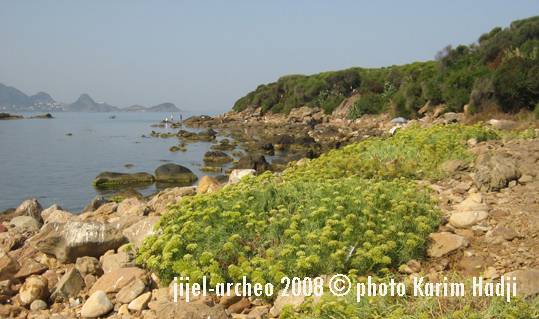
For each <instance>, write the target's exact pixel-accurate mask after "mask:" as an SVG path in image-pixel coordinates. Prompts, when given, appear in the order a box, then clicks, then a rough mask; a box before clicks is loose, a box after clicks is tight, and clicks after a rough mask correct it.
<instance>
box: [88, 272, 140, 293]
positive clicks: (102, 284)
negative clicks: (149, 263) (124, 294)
mask: <svg viewBox="0 0 539 319" xmlns="http://www.w3.org/2000/svg"><path fill="white" fill-rule="evenodd" d="M135 279H140V280H142V281H143V282H147V280H148V278H147V275H146V272H145V271H144V270H142V269H140V268H137V267H128V268H119V269H116V270H113V271H111V272H109V273H106V274H104V275H103V276H101V277H100V278H99V279H98V280H97V281H96V282H95V284H94V285H93V286H92V288H91V289H90V293H93V292H95V291H98V290H103V291H104V292H106V293H111V292H118V291H120V289H122V288H123V287H125V286H127V285H128V284H129V283H131V282H132V281H134V280H135Z"/></svg>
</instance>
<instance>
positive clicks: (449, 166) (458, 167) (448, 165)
mask: <svg viewBox="0 0 539 319" xmlns="http://www.w3.org/2000/svg"><path fill="white" fill-rule="evenodd" d="M440 168H441V170H442V172H444V173H446V174H454V173H456V172H458V171H463V170H465V169H466V168H468V164H466V162H464V161H462V160H458V159H457V160H449V161H445V162H443V163H442V165H441V166H440Z"/></svg>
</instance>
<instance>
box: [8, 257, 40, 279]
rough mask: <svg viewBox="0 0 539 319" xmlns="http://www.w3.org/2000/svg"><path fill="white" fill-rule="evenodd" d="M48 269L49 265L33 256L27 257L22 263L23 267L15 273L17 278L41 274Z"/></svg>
mask: <svg viewBox="0 0 539 319" xmlns="http://www.w3.org/2000/svg"><path fill="white" fill-rule="evenodd" d="M46 270H47V266H45V265H43V264H41V263H39V262H37V261H35V260H34V259H33V258H25V259H24V260H23V261H22V263H21V268H20V269H19V271H18V272H17V273H16V274H15V275H14V277H15V278H18V279H24V278H26V277H29V276H31V275H39V274H42V273H44V272H45V271H46Z"/></svg>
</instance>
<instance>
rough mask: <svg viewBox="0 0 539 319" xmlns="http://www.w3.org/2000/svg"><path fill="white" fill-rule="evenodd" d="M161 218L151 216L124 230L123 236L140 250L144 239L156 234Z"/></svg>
mask: <svg viewBox="0 0 539 319" xmlns="http://www.w3.org/2000/svg"><path fill="white" fill-rule="evenodd" d="M159 219H160V217H158V216H150V217H146V218H144V219H143V220H141V221H139V222H138V223H135V224H133V225H131V226H129V227H128V228H126V229H124V231H123V234H124V236H125V237H127V239H128V240H129V242H130V243H132V244H133V245H134V246H135V247H136V248H140V246H142V243H143V241H144V239H145V238H146V237H148V236H150V235H152V234H154V226H155V224H157V222H159Z"/></svg>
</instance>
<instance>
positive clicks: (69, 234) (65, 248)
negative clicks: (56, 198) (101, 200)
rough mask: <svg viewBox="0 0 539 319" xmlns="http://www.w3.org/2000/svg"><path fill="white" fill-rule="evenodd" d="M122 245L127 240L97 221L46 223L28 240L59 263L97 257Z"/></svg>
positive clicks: (119, 231)
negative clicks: (54, 257) (79, 258)
mask: <svg viewBox="0 0 539 319" xmlns="http://www.w3.org/2000/svg"><path fill="white" fill-rule="evenodd" d="M126 242H127V239H126V238H125V236H124V235H123V234H122V232H121V230H119V229H117V228H114V227H112V226H110V225H108V224H103V223H98V222H79V221H71V222H68V223H65V224H62V223H49V224H46V225H45V226H43V228H42V229H41V231H40V232H39V233H38V234H36V235H35V236H34V237H33V238H32V239H31V245H32V246H34V247H35V248H36V249H37V250H39V251H41V252H43V253H46V254H51V255H54V256H56V258H57V259H58V260H59V261H61V262H68V261H71V262H73V261H75V260H76V259H77V258H78V257H82V256H91V257H96V256H101V255H102V254H104V253H105V252H106V251H108V250H111V249H117V248H118V247H120V246H121V245H123V244H125V243H126Z"/></svg>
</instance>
